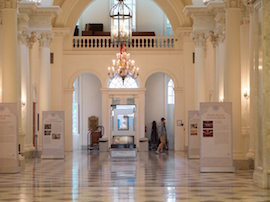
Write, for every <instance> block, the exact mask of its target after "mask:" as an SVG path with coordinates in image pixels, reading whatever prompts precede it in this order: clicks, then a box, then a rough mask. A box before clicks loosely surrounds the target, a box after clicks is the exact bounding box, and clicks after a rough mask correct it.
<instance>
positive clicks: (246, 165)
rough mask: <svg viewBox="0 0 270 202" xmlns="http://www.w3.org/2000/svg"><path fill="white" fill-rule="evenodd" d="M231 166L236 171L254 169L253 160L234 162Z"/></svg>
mask: <svg viewBox="0 0 270 202" xmlns="http://www.w3.org/2000/svg"><path fill="white" fill-rule="evenodd" d="M233 165H234V167H235V169H236V170H250V169H254V160H251V159H245V160H234V161H233Z"/></svg>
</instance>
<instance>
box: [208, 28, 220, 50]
mask: <svg viewBox="0 0 270 202" xmlns="http://www.w3.org/2000/svg"><path fill="white" fill-rule="evenodd" d="M208 37H209V39H210V42H211V43H212V45H213V47H214V48H215V47H216V46H217V42H218V35H215V33H214V32H213V31H210V32H209V36H208Z"/></svg>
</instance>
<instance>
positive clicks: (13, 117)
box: [0, 103, 19, 173]
mask: <svg viewBox="0 0 270 202" xmlns="http://www.w3.org/2000/svg"><path fill="white" fill-rule="evenodd" d="M0 131H1V132H0V173H17V172H19V165H18V140H17V137H18V121H17V104H16V103H0Z"/></svg>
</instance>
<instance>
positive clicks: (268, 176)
mask: <svg viewBox="0 0 270 202" xmlns="http://www.w3.org/2000/svg"><path fill="white" fill-rule="evenodd" d="M253 180H254V183H255V184H256V185H257V186H258V187H261V188H269V187H270V182H269V180H270V173H267V171H265V170H264V169H263V168H261V167H258V168H256V169H255V171H254V173H253Z"/></svg>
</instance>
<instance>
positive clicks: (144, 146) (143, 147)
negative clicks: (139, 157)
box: [139, 138, 149, 152]
mask: <svg viewBox="0 0 270 202" xmlns="http://www.w3.org/2000/svg"><path fill="white" fill-rule="evenodd" d="M139 148H140V150H139V151H140V152H148V151H149V144H148V138H141V139H140V143H139Z"/></svg>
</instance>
